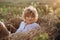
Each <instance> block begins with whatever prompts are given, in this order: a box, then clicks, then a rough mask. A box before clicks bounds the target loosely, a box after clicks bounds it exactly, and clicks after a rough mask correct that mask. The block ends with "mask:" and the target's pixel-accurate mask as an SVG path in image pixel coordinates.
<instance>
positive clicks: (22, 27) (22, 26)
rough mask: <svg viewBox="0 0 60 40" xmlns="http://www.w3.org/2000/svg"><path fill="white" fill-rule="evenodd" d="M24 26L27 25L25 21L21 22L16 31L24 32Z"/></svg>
mask: <svg viewBox="0 0 60 40" xmlns="http://www.w3.org/2000/svg"><path fill="white" fill-rule="evenodd" d="M24 26H25V24H24V22H21V24H20V26H19V28H18V29H17V31H16V33H17V32H22V30H23V29H24Z"/></svg>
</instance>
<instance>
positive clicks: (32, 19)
mask: <svg viewBox="0 0 60 40" xmlns="http://www.w3.org/2000/svg"><path fill="white" fill-rule="evenodd" d="M34 20H35V18H34V17H31V16H26V17H25V22H26V23H27V24H31V23H33V22H34Z"/></svg>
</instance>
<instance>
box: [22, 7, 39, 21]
mask: <svg viewBox="0 0 60 40" xmlns="http://www.w3.org/2000/svg"><path fill="white" fill-rule="evenodd" d="M28 9H29V10H30V11H32V13H34V15H35V22H36V21H37V20H38V12H37V10H36V8H35V7H33V6H29V7H26V8H25V9H24V10H23V14H22V17H23V20H25V18H24V17H25V14H26V11H27V10H28ZM28 14H29V13H28Z"/></svg>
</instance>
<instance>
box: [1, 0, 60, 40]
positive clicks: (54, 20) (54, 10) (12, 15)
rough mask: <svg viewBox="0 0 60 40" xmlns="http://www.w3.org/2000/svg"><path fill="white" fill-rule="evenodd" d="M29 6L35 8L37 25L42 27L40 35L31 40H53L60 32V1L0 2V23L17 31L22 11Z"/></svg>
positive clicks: (10, 0)
mask: <svg viewBox="0 0 60 40" xmlns="http://www.w3.org/2000/svg"><path fill="white" fill-rule="evenodd" d="M29 5H32V6H34V7H36V9H37V11H38V14H39V19H38V21H37V23H39V24H40V25H41V26H42V29H41V31H42V32H41V34H39V36H36V37H34V38H33V40H55V39H56V37H57V36H58V35H59V32H60V30H59V28H60V0H0V21H2V22H4V23H5V25H7V24H11V25H13V26H14V27H16V29H17V28H18V26H19V25H18V24H19V22H20V21H21V19H20V18H21V14H22V12H23V9H24V8H25V7H27V6H29ZM11 25H10V26H11ZM10 26H9V27H10ZM9 30H10V29H9ZM10 31H11V30H10Z"/></svg>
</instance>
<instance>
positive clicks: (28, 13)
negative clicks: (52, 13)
mask: <svg viewBox="0 0 60 40" xmlns="http://www.w3.org/2000/svg"><path fill="white" fill-rule="evenodd" d="M22 18H23V21H22V22H21V24H20V26H19V28H18V29H17V31H16V33H18V32H26V33H29V32H31V31H33V30H36V29H38V28H39V24H37V23H36V22H37V20H38V13H37V10H36V8H34V7H33V6H29V7H26V8H25V9H24V11H23V14H22Z"/></svg>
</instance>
